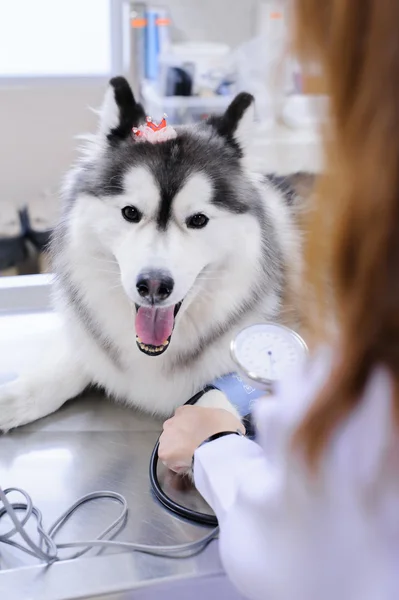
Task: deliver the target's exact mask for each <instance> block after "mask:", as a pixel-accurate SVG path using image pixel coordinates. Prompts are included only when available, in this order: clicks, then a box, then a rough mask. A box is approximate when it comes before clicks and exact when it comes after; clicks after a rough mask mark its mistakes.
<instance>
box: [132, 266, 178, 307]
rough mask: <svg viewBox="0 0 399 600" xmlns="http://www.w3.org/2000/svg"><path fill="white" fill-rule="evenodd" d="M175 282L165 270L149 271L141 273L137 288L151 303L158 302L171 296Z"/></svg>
mask: <svg viewBox="0 0 399 600" xmlns="http://www.w3.org/2000/svg"><path fill="white" fill-rule="evenodd" d="M174 285H175V282H174V281H173V279H172V277H170V275H168V274H167V273H165V272H164V271H148V272H146V273H142V274H141V275H139V278H138V279H137V284H136V288H137V291H138V293H139V295H140V296H141V297H142V298H145V299H146V300H148V301H149V302H151V304H157V303H158V302H162V301H163V300H166V299H167V298H169V296H170V295H171V293H172V292H173V288H174Z"/></svg>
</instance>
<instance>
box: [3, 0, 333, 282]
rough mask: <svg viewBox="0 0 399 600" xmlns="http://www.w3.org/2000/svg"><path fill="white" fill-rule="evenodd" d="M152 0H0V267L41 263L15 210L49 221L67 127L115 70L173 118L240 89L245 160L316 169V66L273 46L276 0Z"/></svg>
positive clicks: (86, 117) (68, 139)
mask: <svg viewBox="0 0 399 600" xmlns="http://www.w3.org/2000/svg"><path fill="white" fill-rule="evenodd" d="M161 4H162V5H161V6H158V4H157V2H156V3H155V4H154V3H153V2H152V1H148V2H135V1H130V0H19V1H18V3H16V2H15V1H14V0H4V2H1V3H0V28H1V31H0V33H1V36H0V130H1V132H2V135H1V138H0V153H1V156H2V161H1V164H0V255H1V254H2V257H1V256H0V275H1V274H3V275H5V274H14V273H21V274H24V273H30V272H37V271H46V270H48V269H49V266H48V260H47V258H46V255H45V253H44V252H43V248H44V246H43V244H42V245H41V247H40V248H38V246H40V244H38V243H37V236H33V235H31V236H28V235H27V234H26V232H25V233H24V232H23V231H22V230H20V229H18V228H19V227H20V225H19V212H20V211H21V210H22V209H24V208H26V209H27V211H28V214H29V215H31V218H32V222H34V223H33V229H34V230H35V231H38V232H44V233H45V234H46V235H47V233H48V232H49V231H51V229H52V228H53V226H54V223H55V221H56V218H57V214H58V210H59V194H58V189H59V186H60V182H61V181H62V178H63V176H64V174H65V173H66V171H67V170H68V169H69V167H70V165H71V164H73V163H74V161H75V160H76V158H77V156H78V152H77V147H78V142H77V141H76V136H78V135H79V134H82V133H87V132H93V131H95V130H96V128H97V116H96V115H95V114H94V112H93V111H91V110H89V108H98V107H99V106H100V105H101V102H102V99H103V95H104V91H105V89H106V86H107V83H108V81H109V79H110V78H111V77H112V76H114V75H116V74H124V75H125V76H127V77H128V78H129V79H130V81H131V82H132V84H133V86H134V91H135V94H136V95H137V96H138V97H140V99H141V100H142V101H143V102H144V105H145V110H146V112H147V113H148V114H149V115H151V116H152V117H153V118H154V119H159V118H161V117H162V116H163V113H166V114H167V115H168V118H169V121H170V122H171V123H175V124H186V123H196V122H199V121H201V120H203V119H204V118H206V117H207V116H208V115H209V114H221V113H222V112H223V111H224V110H225V108H226V107H227V106H228V104H229V102H230V101H231V100H232V98H233V97H234V95H235V94H236V93H237V92H239V91H243V90H245V91H249V92H251V93H253V94H254V95H255V97H256V107H257V115H256V116H257V124H256V128H255V131H254V134H253V144H252V147H251V148H250V151H249V156H248V162H249V165H250V167H251V168H253V169H260V170H262V171H264V172H270V171H274V172H279V173H288V172H292V171H298V170H307V171H318V170H320V168H321V166H322V153H321V150H320V144H319V133H318V129H319V125H320V123H321V122H322V118H323V117H322V112H323V111H321V112H320V110H319V108H320V106H319V105H321V104H322V103H323V102H324V100H323V97H322V94H323V91H324V90H323V86H322V84H321V82H320V80H319V77H318V74H317V72H316V73H311V74H310V75H307V74H306V76H305V74H303V73H301V72H300V70H299V69H298V66H297V64H296V62H295V61H294V60H293V59H292V57H289V56H287V55H286V53H284V47H285V23H286V13H285V2H284V0H245V2H244V0H240V1H236V0H234V1H232V0H201V2H199V1H198V0H161ZM61 13H62V15H63V19H62V26H61V25H60V19H59V15H60V14H61ZM88 40H90V43H88ZM71 41H73V43H71ZM49 47H51V48H52V51H51V53H49V52H48V51H47V48H49ZM2 49H3V51H2ZM176 69H177V70H176ZM182 73H183V74H182ZM177 93H178V94H179V95H175V94H177ZM15 224H17V229H18V231H17V232H15V227H14V225H15ZM22 229H23V227H22ZM18 236H19V237H21V236H22V237H23V240H24V241H23V246H24V247H23V248H21V246H20V248H19V251H18V252H16V254H15V260H13V259H9V256H8V254H7V253H6V246H7V247H10V245H9V244H8V242H9V241H10V238H15V237H17V238H18ZM2 240H3V244H2ZM32 240H36V245H35V243H33V242H32ZM1 250H3V252H1ZM6 254H7V256H6ZM22 256H23V257H24V260H21V257H22Z"/></svg>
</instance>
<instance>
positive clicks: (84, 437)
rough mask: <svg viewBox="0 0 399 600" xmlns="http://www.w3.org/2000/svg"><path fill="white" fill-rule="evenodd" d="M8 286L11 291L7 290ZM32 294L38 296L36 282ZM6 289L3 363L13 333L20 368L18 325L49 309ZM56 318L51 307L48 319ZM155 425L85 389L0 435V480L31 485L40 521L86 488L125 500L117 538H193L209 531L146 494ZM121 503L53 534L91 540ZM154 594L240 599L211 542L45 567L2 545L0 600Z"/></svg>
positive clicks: (183, 498)
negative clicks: (8, 307)
mask: <svg viewBox="0 0 399 600" xmlns="http://www.w3.org/2000/svg"><path fill="white" fill-rule="evenodd" d="M7 294H8V297H9V296H10V289H8V291H7ZM35 294H36V295H35V298H36V299H37V289H35ZM39 295H40V294H39ZM17 296H18V294H17ZM12 297H13V306H14V311H9V313H7V312H6V311H5V304H6V303H5V300H4V298H5V296H2V294H1V287H0V366H1V362H2V361H1V359H2V358H3V359H4V360H3V364H7V367H8V368H10V367H11V366H13V365H14V363H13V361H12V357H11V358H10V352H9V351H8V349H9V348H10V340H11V339H12V340H13V351H14V352H15V351H17V353H18V360H19V363H18V364H17V363H16V366H15V369H14V370H18V366H19V364H21V356H20V352H18V349H19V351H22V346H19V348H18V344H17V341H18V331H17V330H18V323H23V328H24V329H25V330H26V326H27V323H26V319H27V318H29V319H30V320H31V323H34V322H38V323H39V322H40V324H42V323H43V322H45V321H46V312H43V311H40V310H38V307H37V306H35V309H36V311H35V312H32V313H31V314H29V312H28V313H27V308H26V307H24V309H23V310H21V307H20V306H19V305H18V301H16V297H15V296H12ZM2 299H3V303H2ZM42 300H43V299H41V301H42ZM18 306H19V308H18ZM15 307H17V309H15ZM1 309H3V312H2V313H1ZM7 315H9V317H8V316H7ZM19 315H20V318H19ZM53 317H54V316H53V315H51V313H49V315H48V318H49V319H50V320H51V319H52V318H53ZM43 320H44V321H43ZM1 331H3V332H4V335H3V338H1ZM14 331H15V335H13V332H14ZM7 335H8V336H9V337H8V338H7V337H6V336H7ZM35 343H37V340H35ZM2 344H3V345H2ZM26 347H28V348H29V344H28V345H27V346H25V349H26ZM6 349H7V355H6ZM25 360H26V357H25V359H24V360H22V363H24V362H25ZM17 362H18V361H17ZM0 371H1V368H0ZM160 427H161V423H160V422H158V421H156V420H154V419H152V418H149V417H147V416H145V415H143V414H140V413H138V412H135V411H134V410H132V409H128V408H124V407H122V406H118V405H116V404H114V403H113V402H111V401H110V400H107V399H106V398H103V397H102V396H101V395H100V394H98V393H87V394H86V395H85V396H83V397H82V398H79V399H77V400H74V401H72V402H70V403H68V404H66V405H65V406H64V407H63V408H62V409H61V410H60V411H58V412H57V413H55V414H54V415H51V416H49V417H47V418H45V419H42V420H41V421H38V422H36V423H32V424H31V425H27V426H25V427H22V428H20V429H17V430H15V431H13V432H11V433H9V434H8V435H4V436H1V435H0V482H1V485H2V487H3V489H4V488H6V487H9V486H16V487H22V488H24V489H25V490H26V491H28V492H29V493H30V494H31V496H32V498H33V501H34V503H35V504H36V505H37V506H39V507H40V509H41V510H42V512H43V516H44V521H45V524H46V525H49V524H50V523H52V522H53V521H54V520H55V518H56V517H57V516H59V515H60V514H61V513H62V512H63V511H64V510H65V509H66V508H67V507H68V506H69V505H71V504H72V503H73V502H74V501H75V500H76V499H77V498H78V497H80V496H82V495H83V494H86V493H88V492H93V491H96V490H104V489H108V490H113V491H116V492H119V493H121V494H123V495H124V496H125V497H126V499H127V501H128V504H129V517H128V522H127V525H126V527H125V529H124V530H123V532H122V533H121V534H120V535H119V539H121V540H124V541H137V542H142V543H151V544H160V545H167V544H176V543H181V542H186V541H192V540H195V539H198V538H200V537H202V536H203V535H204V533H205V532H206V531H207V530H206V529H203V528H201V527H197V526H195V525H191V524H190V523H188V522H185V521H182V520H180V519H178V518H176V517H175V516H173V515H172V514H170V513H168V512H167V511H166V510H165V509H164V508H163V507H162V506H160V505H159V504H158V503H157V501H156V500H155V499H154V497H153V496H152V493H151V490H150V484H149V478H148V463H149V458H150V454H151V451H152V448H153V446H154V443H155V441H156V439H157V436H158V434H159V431H160ZM160 480H161V482H162V483H163V486H164V488H165V489H166V490H167V492H168V493H169V494H170V495H171V496H172V497H174V498H175V499H176V500H177V501H179V502H180V503H182V504H185V505H186V506H190V507H192V508H194V509H195V510H208V511H209V507H207V505H206V504H205V502H204V501H203V500H202V498H201V497H200V496H199V494H198V493H197V492H196V491H195V490H194V489H193V488H192V487H186V486H182V484H181V480H180V479H178V478H175V477H173V476H172V475H171V474H170V473H169V472H167V471H166V470H164V469H160ZM118 510H119V506H118V505H116V504H115V505H114V504H113V503H112V502H110V501H106V502H105V501H102V502H101V501H99V502H98V503H96V504H95V505H93V504H91V505H87V506H85V507H84V508H82V509H81V510H80V511H79V513H77V514H76V515H75V516H74V517H73V518H72V519H71V521H70V522H69V523H68V525H67V526H66V528H65V530H64V531H63V532H62V533H61V534H60V537H59V539H60V540H65V541H66V540H67V539H70V540H78V539H90V538H91V539H92V538H93V537H95V536H96V535H97V534H98V533H99V532H100V531H101V530H102V529H103V528H104V527H105V526H106V524H107V523H109V522H110V521H111V520H112V519H113V517H114V516H115V515H116V514H117V513H116V511H118ZM32 531H33V529H32ZM160 596H162V598H166V599H168V598H173V600H179V599H180V598H181V600H183V599H185V600H186V599H187V598H188V597H190V598H204V597H207V600H212V599H213V598H215V599H216V598H223V599H224V598H226V599H231V600H237V599H238V598H240V596H238V595H237V594H236V592H235V591H234V590H233V588H232V587H231V585H230V584H229V582H228V581H227V580H226V578H225V576H224V574H223V569H222V566H221V563H220V560H219V557H218V549H217V542H213V543H212V544H211V545H210V546H208V548H207V549H206V550H205V551H204V552H203V553H202V554H200V555H198V556H196V557H193V558H190V559H168V558H160V557H152V556H149V555H143V554H138V553H132V552H128V551H124V550H120V549H118V550H113V551H109V550H107V551H105V550H103V551H99V550H98V549H97V550H96V551H92V552H91V553H90V554H89V555H86V556H85V557H82V558H80V559H77V560H73V561H66V562H60V563H56V564H54V565H53V566H51V567H49V568H47V567H45V566H43V565H40V564H39V563H38V561H36V560H35V559H33V558H31V557H29V556H27V555H24V554H21V553H20V552H18V551H17V550H13V549H11V548H9V547H6V546H1V547H0V598H2V599H3V598H4V599H5V600H14V599H15V600H67V599H68V600H72V599H77V598H87V599H88V598H90V599H94V598H103V599H108V600H111V599H112V600H127V599H130V598H134V599H138V598H140V600H141V599H142V600H150V599H152V598H159V597H160Z"/></svg>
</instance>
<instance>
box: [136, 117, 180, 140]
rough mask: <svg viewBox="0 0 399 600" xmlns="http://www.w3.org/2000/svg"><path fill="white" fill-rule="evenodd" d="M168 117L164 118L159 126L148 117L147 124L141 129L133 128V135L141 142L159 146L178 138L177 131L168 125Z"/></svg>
mask: <svg viewBox="0 0 399 600" xmlns="http://www.w3.org/2000/svg"><path fill="white" fill-rule="evenodd" d="M166 119H167V115H164V116H163V119H162V121H161V122H160V123H159V124H158V125H157V124H156V123H154V121H153V120H152V118H151V117H147V119H146V123H145V124H144V125H142V126H141V127H133V135H134V136H135V137H137V138H138V139H139V140H141V141H146V142H150V143H151V144H158V143H160V142H166V141H168V140H173V139H174V138H175V137H176V136H177V132H176V130H175V129H174V128H173V127H171V126H170V125H168V124H167V121H166Z"/></svg>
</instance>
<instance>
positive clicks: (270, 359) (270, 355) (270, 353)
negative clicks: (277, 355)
mask: <svg viewBox="0 0 399 600" xmlns="http://www.w3.org/2000/svg"><path fill="white" fill-rule="evenodd" d="M267 355H268V357H269V362H270V375H272V376H273V375H274V373H273V362H274V361H273V358H272V351H271V350H269V351H268V353H267Z"/></svg>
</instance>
